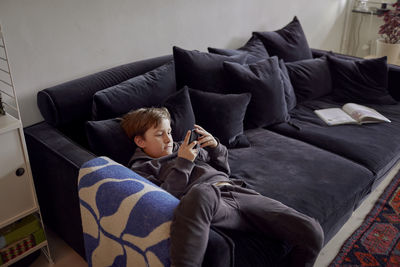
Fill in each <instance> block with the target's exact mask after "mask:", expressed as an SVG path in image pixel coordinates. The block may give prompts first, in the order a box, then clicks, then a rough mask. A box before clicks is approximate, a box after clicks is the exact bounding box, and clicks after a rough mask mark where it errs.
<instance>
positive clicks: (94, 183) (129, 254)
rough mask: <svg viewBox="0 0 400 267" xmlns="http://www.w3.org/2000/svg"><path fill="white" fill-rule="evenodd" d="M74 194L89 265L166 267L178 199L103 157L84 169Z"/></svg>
mask: <svg viewBox="0 0 400 267" xmlns="http://www.w3.org/2000/svg"><path fill="white" fill-rule="evenodd" d="M78 190H79V198H80V207H81V216H82V226H83V233H84V241H85V249H86V258H87V262H88V264H89V266H169V265H170V261H169V255H168V251H169V243H170V242H169V236H170V224H171V219H172V215H173V210H174V209H175V207H176V206H177V205H178V202H179V200H178V199H176V198H175V197H174V196H172V195H170V194H169V193H167V192H166V191H164V190H162V189H161V188H160V187H158V186H156V185H154V184H152V183H151V182H149V181H148V180H146V179H144V178H143V177H141V176H139V175H138V174H136V173H134V172H133V171H131V170H130V169H128V168H125V167H123V166H122V165H120V164H117V163H115V162H114V161H112V160H111V159H109V158H107V157H99V158H95V159H92V160H90V161H88V162H86V163H85V164H84V165H82V167H81V169H80V172H79V181H78Z"/></svg>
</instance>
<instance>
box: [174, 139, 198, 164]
mask: <svg viewBox="0 0 400 267" xmlns="http://www.w3.org/2000/svg"><path fill="white" fill-rule="evenodd" d="M190 133H191V131H188V132H187V133H186V136H185V139H184V140H183V143H182V144H181V146H180V147H179V150H178V157H180V158H184V159H187V160H190V161H191V162H193V161H194V159H195V158H196V157H197V154H198V153H199V151H198V150H197V149H196V148H194V147H195V146H196V144H197V143H198V141H193V142H192V143H190V144H189V138H190Z"/></svg>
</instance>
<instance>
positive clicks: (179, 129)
mask: <svg viewBox="0 0 400 267" xmlns="http://www.w3.org/2000/svg"><path fill="white" fill-rule="evenodd" d="M163 106H165V107H166V108H167V109H168V111H169V113H170V114H171V128H172V137H173V139H174V140H176V141H181V140H183V138H184V137H185V135H186V132H187V131H188V130H190V129H193V127H194V123H195V118H194V113H193V110H192V105H191V103H190V98H189V93H188V90H187V88H184V89H182V90H180V91H178V92H176V93H174V94H172V95H171V96H169V97H168V98H167V100H166V101H165V102H164V104H163ZM120 121H121V119H119V118H114V119H108V120H101V121H88V122H86V135H87V139H88V141H89V145H90V148H91V150H92V151H93V152H94V153H95V154H96V155H101V156H107V157H109V158H111V159H113V160H115V161H116V162H118V163H120V164H122V165H124V166H127V164H128V162H129V160H130V158H131V157H132V155H133V153H134V152H135V149H136V147H137V146H136V145H135V143H134V142H133V140H130V139H129V138H128V136H127V135H126V133H125V132H124V130H123V129H122V127H121V126H120Z"/></svg>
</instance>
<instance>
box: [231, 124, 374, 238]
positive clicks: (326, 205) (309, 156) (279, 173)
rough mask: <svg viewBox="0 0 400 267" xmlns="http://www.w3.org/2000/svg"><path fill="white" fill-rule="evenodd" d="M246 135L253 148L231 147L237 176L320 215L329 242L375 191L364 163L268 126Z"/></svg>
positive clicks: (266, 192) (316, 216)
mask: <svg viewBox="0 0 400 267" xmlns="http://www.w3.org/2000/svg"><path fill="white" fill-rule="evenodd" d="M245 134H246V136H247V138H248V139H249V141H250V144H251V146H250V147H248V148H241V149H232V150H230V151H229V165H230V167H231V173H232V176H234V177H238V178H242V179H244V181H245V182H246V184H247V186H248V187H249V188H251V189H254V190H256V191H258V192H259V193H261V194H262V195H264V196H267V197H270V198H272V199H276V200H278V201H281V202H282V203H283V204H285V205H288V206H289V207H292V208H294V209H296V210H297V211H299V212H302V213H304V214H307V215H309V216H311V217H314V218H316V219H317V220H318V221H319V222H320V223H321V226H322V228H323V230H324V233H325V242H328V241H329V239H330V238H331V237H332V236H333V235H334V234H335V232H336V231H337V230H338V229H339V228H340V227H341V226H342V225H343V224H344V222H345V220H347V219H348V218H349V217H350V216H351V213H352V212H353V210H354V208H355V207H356V206H357V205H358V204H359V203H360V201H361V200H362V199H363V198H364V197H365V195H367V194H368V193H369V190H370V185H371V183H372V181H373V179H374V177H373V175H372V173H371V172H370V171H369V170H367V169H366V168H365V167H363V166H361V165H359V164H356V163H354V162H352V161H349V160H347V159H345V158H343V157H340V156H338V155H335V154H333V153H331V152H328V151H325V150H323V149H320V148H317V147H315V146H313V145H310V144H307V143H304V142H302V141H299V140H295V139H292V138H288V137H286V136H283V135H279V134H277V133H274V132H271V131H268V130H265V129H262V128H258V129H251V130H247V131H245ZM338 172H340V175H338Z"/></svg>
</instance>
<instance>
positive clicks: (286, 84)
mask: <svg viewBox="0 0 400 267" xmlns="http://www.w3.org/2000/svg"><path fill="white" fill-rule="evenodd" d="M279 68H280V69H281V79H282V83H283V89H284V90H285V100H286V105H287V109H288V111H291V110H292V109H293V108H294V107H295V106H296V104H297V98H296V94H295V92H294V88H293V85H292V82H291V81H290V76H289V72H288V69H287V68H286V65H285V62H284V61H283V59H280V60H279Z"/></svg>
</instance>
